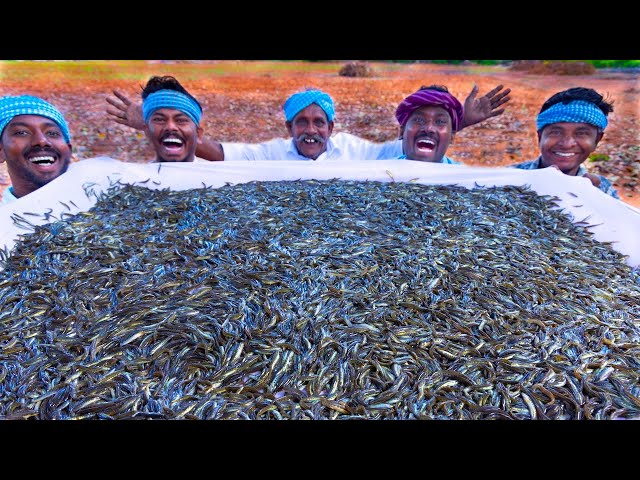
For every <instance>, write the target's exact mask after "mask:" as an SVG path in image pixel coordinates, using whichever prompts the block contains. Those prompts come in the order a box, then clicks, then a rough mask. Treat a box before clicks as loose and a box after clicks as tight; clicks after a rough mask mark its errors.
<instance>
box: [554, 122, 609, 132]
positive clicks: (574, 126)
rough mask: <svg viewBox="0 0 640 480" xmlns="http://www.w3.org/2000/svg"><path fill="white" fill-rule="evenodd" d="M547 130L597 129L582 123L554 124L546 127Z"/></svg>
mask: <svg viewBox="0 0 640 480" xmlns="http://www.w3.org/2000/svg"><path fill="white" fill-rule="evenodd" d="M547 128H551V129H558V130H581V129H582V130H597V129H598V127H596V126H595V125H591V124H590V123H584V122H556V123H551V124H549V125H547Z"/></svg>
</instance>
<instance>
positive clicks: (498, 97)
mask: <svg viewBox="0 0 640 480" xmlns="http://www.w3.org/2000/svg"><path fill="white" fill-rule="evenodd" d="M502 88H503V86H502V85H499V86H497V87H496V88H494V89H493V90H491V91H490V92H488V93H487V94H485V95H484V96H482V97H480V98H476V95H477V93H478V88H477V86H474V87H473V89H472V91H471V93H470V94H469V96H468V97H467V99H466V101H465V105H464V107H465V109H464V116H463V119H462V121H461V125H460V129H462V128H463V127H465V126H469V125H473V124H475V123H479V122H481V121H483V120H486V119H487V118H490V117H494V116H497V115H500V114H501V113H502V112H504V109H501V108H499V107H501V106H502V105H503V104H505V103H506V102H508V101H509V100H510V98H509V96H508V95H509V93H510V91H511V90H510V89H506V90H504V91H501V90H502ZM113 93H114V95H115V97H116V98H113V97H107V102H108V103H109V104H110V105H111V106H112V107H115V108H111V107H107V113H108V114H109V115H111V116H112V117H113V120H114V121H116V122H117V123H120V124H121V125H126V126H128V127H132V128H136V129H141V128H143V127H142V121H141V119H140V107H139V106H138V105H137V104H135V103H133V102H131V100H129V99H128V98H127V97H126V96H125V95H123V94H122V93H120V92H118V91H114V92H113ZM283 111H284V115H285V125H286V128H287V131H288V132H289V135H290V138H275V139H272V140H269V141H266V142H262V143H232V142H225V143H220V142H218V141H215V140H212V139H202V141H201V143H200V144H198V148H197V151H196V154H197V155H198V156H199V157H201V158H203V159H206V160H316V161H319V160H342V161H349V160H376V159H391V158H397V157H398V156H399V155H401V154H402V141H401V140H398V139H396V140H391V141H388V142H384V143H377V142H372V141H369V140H366V139H363V138H360V137H357V136H355V135H352V134H350V133H346V132H340V133H336V134H335V135H334V134H333V127H334V119H335V113H336V112H335V105H334V102H333V99H332V98H331V96H330V95H329V94H327V93H326V92H323V91H322V90H319V89H315V88H311V89H306V90H303V91H300V92H296V93H294V94H293V95H291V96H290V97H289V98H288V99H287V100H286V102H285V103H284V106H283Z"/></svg>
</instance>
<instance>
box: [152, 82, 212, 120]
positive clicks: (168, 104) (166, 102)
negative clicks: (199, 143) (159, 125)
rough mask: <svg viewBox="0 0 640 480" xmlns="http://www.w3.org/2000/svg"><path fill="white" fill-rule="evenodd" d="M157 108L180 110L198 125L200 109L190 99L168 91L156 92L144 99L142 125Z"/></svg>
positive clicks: (176, 92)
mask: <svg viewBox="0 0 640 480" xmlns="http://www.w3.org/2000/svg"><path fill="white" fill-rule="evenodd" d="M159 108H173V109H175V110H180V111H181V112H183V113H185V114H186V115H188V116H189V118H190V119H191V120H193V121H194V122H195V124H196V125H198V126H199V125H200V119H201V118H202V109H201V108H200V106H199V105H198V104H197V103H196V102H195V101H194V100H193V99H192V98H190V97H188V96H187V95H185V94H184V93H182V92H178V91H176V90H170V89H165V90H158V91H157V92H153V93H152V94H150V95H149V96H148V97H147V98H145V99H144V101H143V102H142V117H143V118H144V123H147V122H148V121H149V119H150V118H151V115H153V112H155V111H156V110H158V109H159Z"/></svg>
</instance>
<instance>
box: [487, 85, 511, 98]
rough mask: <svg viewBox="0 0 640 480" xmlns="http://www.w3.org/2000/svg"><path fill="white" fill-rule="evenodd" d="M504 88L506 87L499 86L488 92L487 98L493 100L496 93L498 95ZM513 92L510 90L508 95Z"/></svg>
mask: <svg viewBox="0 0 640 480" xmlns="http://www.w3.org/2000/svg"><path fill="white" fill-rule="evenodd" d="M503 87H504V85H498V86H497V87H495V88H494V89H492V90H490V91H489V92H487V93H486V94H485V97H487V98H491V97H493V96H495V94H496V93H498V92H499V91H500V90H502V88H503ZM510 91H511V90H508V92H507V93H509V92H510Z"/></svg>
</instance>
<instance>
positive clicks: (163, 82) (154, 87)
mask: <svg viewBox="0 0 640 480" xmlns="http://www.w3.org/2000/svg"><path fill="white" fill-rule="evenodd" d="M158 90H176V91H178V92H180V93H183V94H185V95H186V96H187V97H189V98H190V99H191V100H193V101H194V102H196V104H197V105H198V107H200V111H202V105H200V102H198V100H196V98H195V97H194V96H193V95H191V94H190V93H189V92H188V91H187V89H186V88H184V87H183V86H182V85H181V84H180V82H179V81H178V79H177V78H175V77H173V76H171V75H164V76H157V75H154V76H153V77H151V78H150V79H149V81H148V82H147V84H146V85H145V86H144V87H142V100H144V99H145V98H147V97H148V96H149V95H151V94H152V93H154V92H157V91H158Z"/></svg>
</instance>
